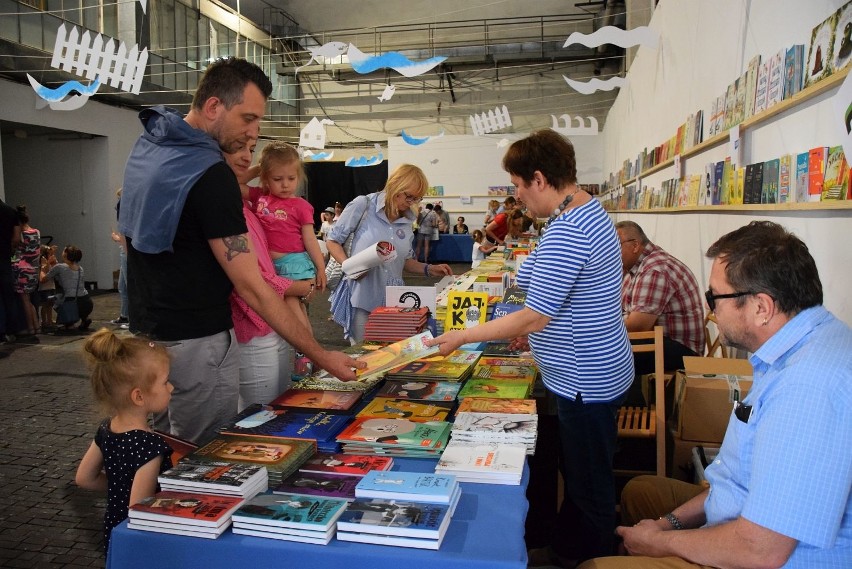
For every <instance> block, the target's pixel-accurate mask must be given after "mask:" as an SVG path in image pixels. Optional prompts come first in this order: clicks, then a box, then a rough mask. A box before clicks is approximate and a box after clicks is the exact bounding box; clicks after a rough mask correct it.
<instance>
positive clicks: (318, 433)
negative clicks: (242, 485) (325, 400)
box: [221, 403, 351, 452]
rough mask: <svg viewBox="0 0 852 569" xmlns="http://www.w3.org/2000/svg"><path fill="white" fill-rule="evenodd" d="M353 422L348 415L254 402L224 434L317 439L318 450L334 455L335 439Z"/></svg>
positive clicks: (227, 426)
mask: <svg viewBox="0 0 852 569" xmlns="http://www.w3.org/2000/svg"><path fill="white" fill-rule="evenodd" d="M350 420H351V417H350V416H349V415H341V414H335V413H329V412H327V411H317V412H304V411H295V410H287V409H286V408H283V407H275V406H272V405H262V404H260V403H254V404H252V405H249V406H248V407H246V408H245V409H244V410H243V411H242V412H241V413H239V414H238V415H237V416H236V417H235V418H234V419H233V420H232V421H231V422H230V423H229V424H227V425H225V426H224V427H223V428H222V429H221V432H223V433H230V434H234V435H255V436H270V437H287V438H296V439H314V440H315V441H316V442H317V448H318V449H320V450H323V451H326V452H334V451H336V450H338V447H337V443H336V442H335V437H336V436H337V434H338V433H339V432H340V431H342V430H343V428H344V427H345V426H346V425H347V424H348V423H349V421H350Z"/></svg>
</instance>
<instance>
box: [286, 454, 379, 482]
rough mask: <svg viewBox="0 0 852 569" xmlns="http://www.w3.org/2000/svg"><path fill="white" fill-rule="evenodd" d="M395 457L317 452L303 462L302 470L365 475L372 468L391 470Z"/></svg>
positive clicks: (344, 474) (300, 469)
mask: <svg viewBox="0 0 852 569" xmlns="http://www.w3.org/2000/svg"><path fill="white" fill-rule="evenodd" d="M392 465H393V458H392V457H390V456H374V455H365V454H347V453H342V452H340V453H317V454H315V455H314V456H312V457H311V458H309V459H308V460H306V461H305V462H304V464H302V466H301V467H300V468H299V471H301V472H321V473H325V474H334V475H343V476H364V475H365V474H367V473H368V472H370V471H371V470H390V467H391V466H392Z"/></svg>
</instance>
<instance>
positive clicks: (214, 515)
mask: <svg viewBox="0 0 852 569" xmlns="http://www.w3.org/2000/svg"><path fill="white" fill-rule="evenodd" d="M243 502H244V500H243V499H242V498H238V497H236V496H219V495H214V494H200V493H192V492H172V491H168V490H166V491H162V492H157V493H156V494H154V495H153V496H149V497H147V498H145V499H143V500H141V501H140V502H137V503H136V504H133V505H132V506H130V508H129V510H128V513H127V514H128V518H129V520H128V523H127V527H128V528H130V529H138V530H142V531H153V532H158V533H172V534H176V535H187V536H191V537H203V538H206V539H216V538H217V537H219V536H220V535H222V533H223V532H224V531H225V530H226V529H227V528H228V526H229V525H230V524H231V515H232V514H233V513H234V511H235V510H236V509H237V508H239V507H240V506H241V505H242V504H243Z"/></svg>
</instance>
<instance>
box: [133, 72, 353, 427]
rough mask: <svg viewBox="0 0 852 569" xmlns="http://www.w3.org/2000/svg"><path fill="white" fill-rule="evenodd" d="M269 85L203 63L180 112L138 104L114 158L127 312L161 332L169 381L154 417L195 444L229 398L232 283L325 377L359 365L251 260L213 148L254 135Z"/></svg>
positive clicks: (232, 390) (345, 375) (226, 175)
mask: <svg viewBox="0 0 852 569" xmlns="http://www.w3.org/2000/svg"><path fill="white" fill-rule="evenodd" d="M271 92H272V83H271V82H270V81H269V78H268V77H267V76H266V75H265V74H264V73H263V70H262V69H260V68H259V67H258V66H257V65H255V64H253V63H250V62H248V61H246V60H244V59H239V58H233V57H229V58H225V59H218V60H216V61H214V62H213V63H211V64H210V65H209V66H208V68H207V70H206V71H205V73H204V76H203V77H202V78H201V81H200V83H199V85H198V88H197V89H196V92H195V96H194V97H193V101H192V105H191V108H190V111H189V113H188V114H187V115H186V117H181V116H180V115H178V114H177V113H175V112H173V111H171V110H169V109H167V108H165V107H159V106H158V107H152V108H149V109H145V110H143V111H142V112H141V113H140V119H141V120H142V122H143V125H144V132H143V134H142V136H141V137H140V138H139V140H138V141H137V142H136V145H135V146H134V148H133V150H132V152H131V154H130V157H129V158H128V160H127V166H126V168H125V175H124V183H123V184H122V196H121V202H122V204H121V212H120V214H119V227H118V231H119V232H120V233H121V234H123V235H124V236H125V239H126V241H127V262H128V276H129V279H128V289H129V290H128V293H129V298H130V322H131V325H132V326H133V328H134V329H135V330H136V331H137V332H139V333H141V334H143V335H145V336H148V337H149V338H151V339H153V340H156V341H163V342H168V350H169V355H170V357H171V361H172V375H171V377H172V383H173V384H174V385H175V394H174V397H172V399H171V401H170V402H169V408H168V412H167V413H162V414H160V415H158V416H157V417H155V425H156V427H157V429H158V430H161V431H164V432H169V433H171V434H173V435H175V436H177V437H180V438H183V439H187V440H189V441H192V442H196V443H198V442H203V441H205V440H207V439H209V438H211V437H213V436H215V434H216V432H217V430H218V427H219V426H220V425H221V424H222V423H224V422H225V421H227V420H229V419H230V418H231V417H233V415H234V414H235V413H236V412H237V408H238V404H239V350H238V349H235V346H236V345H237V341H236V336H235V334H234V330H233V320H232V317H231V306H230V303H229V298H230V294H231V291H232V290H236V291H237V292H238V293H239V295H240V296H241V297H242V298H243V299H244V300H245V301H246V303H247V304H248V305H249V306H250V307H251V308H252V309H253V310H255V311H257V313H258V314H260V315H261V316H262V317H263V319H264V320H265V321H266V322H267V323H269V325H270V326H271V327H272V328H273V329H274V330H275V331H276V332H277V333H278V334H280V335H281V336H282V337H283V338H284V339H286V340H287V341H288V342H290V343H291V344H292V345H293V346H295V347H296V348H297V349H299V350H300V351H302V352H303V353H305V354H306V355H307V356H308V357H310V358H311V359H312V360H313V361H314V362H316V364H317V366H318V367H322V368H325V369H326V370H327V371H328V372H329V373H331V374H332V375H334V376H335V377H338V378H341V379H343V380H347V381H348V380H354V379H355V372H354V368H359V367H363V366H364V363H363V362H356V361H355V360H353V359H352V358H350V357H348V356H347V355H345V354H342V353H340V352H331V351H328V350H325V349H323V348H322V346H320V345H319V344H318V343H317V341H316V339H315V338H314V337H313V335H312V334H311V333H310V332H309V331H308V330H306V329H305V327H304V326H302V325H301V324H299V322H298V316H297V315H296V314H295V313H294V312H293V311H292V310H291V309H290V307H289V306H288V305H286V304H285V303H284V302H283V301H282V299H281V297H279V296H278V294H277V293H276V292H275V291H274V290H273V289H272V288H271V287H270V286H269V285H268V284H267V283H266V282H265V281H264V280H263V278H262V276H261V274H260V271H259V270H258V266H257V257H256V255H255V252H254V251H253V250H252V248H251V245H250V241H249V238H248V236H247V234H246V232H247V228H246V222H245V218H244V217H243V210H242V203H241V200H240V193H239V184H238V182H237V179H236V176H235V175H234V173H233V171H232V170H231V169H230V168H229V167H228V165H227V164H226V163H225V161H224V159H223V156H222V153H223V152H224V153H232V152H235V151H237V150H239V149H240V148H242V147H243V146H245V145H246V144H248V143H249V142H250V141H253V140H255V139H257V137H258V134H259V129H260V121H261V119H262V118H263V114H264V111H265V107H266V100H267V97H268V96H269V94H270V93H271ZM164 211H165V212H169V215H162V212H164Z"/></svg>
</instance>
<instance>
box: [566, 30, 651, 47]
mask: <svg viewBox="0 0 852 569" xmlns="http://www.w3.org/2000/svg"><path fill="white" fill-rule="evenodd" d="M658 42H659V38H658V37H657V33H656V32H655V31H654V30H652V29H651V28H649V27H648V26H639V27H637V28H633V29H632V30H623V29H621V28H616V27H615V26H604V27H603V28H601V29H599V30H597V31H596V32H594V33H591V34H583V33H580V32H574V33H573V34H571V35H570V36H568V39H567V40H565V43H564V44H562V47H568V46H569V45H571V44H574V43H579V44H582V45H584V46H586V47H598V46H599V45H603V44H605V43H611V44H614V45H617V46H618V47H633V46H634V45H644V46H648V47H657V43H658Z"/></svg>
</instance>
